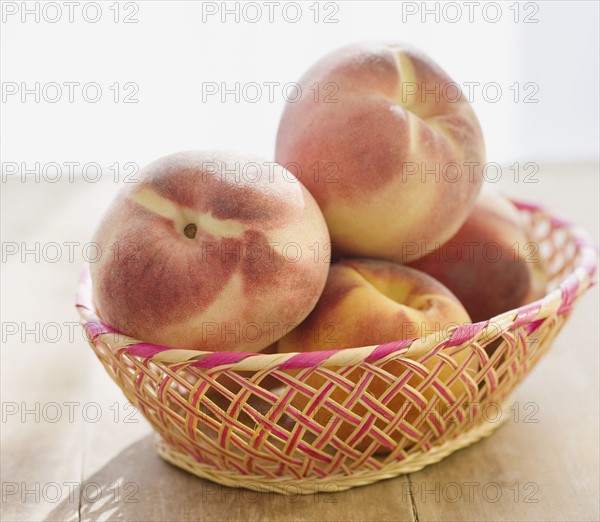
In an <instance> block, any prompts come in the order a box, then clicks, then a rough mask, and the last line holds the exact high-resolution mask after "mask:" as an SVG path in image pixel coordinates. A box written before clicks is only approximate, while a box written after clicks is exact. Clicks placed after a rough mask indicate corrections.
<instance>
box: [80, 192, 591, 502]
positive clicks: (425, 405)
mask: <svg viewBox="0 0 600 522" xmlns="http://www.w3.org/2000/svg"><path fill="white" fill-rule="evenodd" d="M517 204H518V206H519V208H520V210H521V212H522V214H523V215H524V216H525V217H526V218H527V222H528V227H529V229H530V236H531V238H532V240H533V241H534V242H536V243H537V244H538V245H539V254H540V257H541V259H542V262H543V266H544V269H545V271H546V273H547V274H548V277H549V280H550V288H554V290H553V291H551V292H550V293H548V295H546V297H544V298H543V299H541V300H539V301H537V302H534V303H531V304H528V305H526V306H523V307H521V308H519V309H517V310H512V311H510V312H506V313H504V314H502V315H499V316H497V317H494V318H492V319H490V320H489V321H484V322H481V323H476V324H473V325H466V326H461V327H458V328H456V329H454V330H453V331H450V332H447V333H445V332H444V333H442V332H438V333H434V334H430V335H428V336H426V337H424V338H422V339H415V340H409V341H399V342H393V343H386V344H383V345H379V346H369V347H363V348H353V349H346V350H332V351H324V352H314V353H302V354H273V355H265V354H248V353H238V352H219V353H209V352H203V351H195V350H179V349H170V348H167V347H163V346H156V345H151V344H149V343H144V342H140V341H138V340H135V339H132V338H129V337H127V336H124V335H122V334H119V333H117V332H115V331H114V330H112V329H111V328H109V327H108V326H106V325H104V324H102V323H101V321H100V320H99V319H98V317H97V316H96V314H95V311H94V307H93V305H92V302H91V282H90V279H89V272H84V275H83V276H82V280H81V284H80V291H79V295H78V298H77V306H78V309H79V312H80V315H81V321H82V324H83V325H84V328H85V330H86V332H87V335H88V339H89V341H90V345H91V346H92V348H93V349H94V351H95V353H96V355H97V356H98V358H99V359H100V361H101V362H102V364H103V365H104V367H105V369H106V370H107V372H108V373H109V374H110V376H111V377H112V378H113V379H114V381H115V382H116V383H117V384H118V385H119V386H120V387H121V389H122V390H123V392H124V393H125V395H126V396H127V398H128V400H130V401H131V402H132V403H133V404H134V405H135V406H136V407H137V408H138V409H139V410H140V411H141V413H142V414H143V415H144V416H145V417H146V419H147V420H148V421H149V422H150V424H151V425H152V426H153V428H154V429H155V430H156V431H157V432H158V433H159V434H160V442H159V444H158V451H159V453H160V455H161V456H162V457H163V458H165V459H166V460H168V461H170V462H172V463H173V464H175V465H177V466H179V467H181V468H184V469H186V470H188V471H190V472H191V473H194V474H196V475H198V476H201V477H205V478H208V479H211V480H213V481H216V482H219V483H221V484H225V485H229V486H236V487H246V488H250V489H254V490H259V491H276V492H279V493H284V494H285V493H292V494H298V493H312V492H318V491H333V490H335V491H340V490H343V489H348V488H351V487H354V486H358V485H364V484H368V483H371V482H374V481H376V480H380V479H384V478H390V477H393V476H397V475H399V474H402V473H409V472H413V471H417V470H419V469H421V468H423V467H424V466H426V465H428V464H431V463H433V462H437V461H439V460H440V459H442V458H443V457H445V456H446V455H449V454H450V453H452V452H453V451H456V450H457V449H459V448H462V447H464V446H467V445H469V444H471V443H472V442H475V441H476V440H478V439H480V438H482V437H484V436H487V435H489V434H490V433H491V432H492V431H493V430H494V429H495V428H497V427H498V426H499V425H500V423H501V421H502V420H504V419H506V418H507V412H506V409H505V408H504V405H505V404H506V403H507V401H508V399H509V396H510V393H511V392H512V390H513V389H514V388H515V386H517V385H518V384H519V382H521V381H522V380H523V378H524V376H525V375H526V374H527V373H528V372H529V371H530V370H531V368H532V367H533V366H534V365H535V364H536V362H537V361H538V360H539V359H540V357H541V356H542V355H543V354H544V353H545V352H546V351H547V350H548V349H549V347H550V344H551V342H552V340H553V339H554V337H555V336H556V334H557V333H558V332H559V331H560V329H561V328H562V326H563V325H564V323H565V321H566V320H567V318H568V316H569V314H570V313H571V310H572V308H573V305H574V304H575V302H576V301H577V300H578V298H579V297H580V296H581V295H582V293H583V292H584V291H585V290H586V289H587V288H589V286H590V285H591V284H592V279H593V277H594V275H595V271H596V265H597V255H596V250H595V249H594V247H593V245H592V244H591V243H590V241H589V240H588V239H587V237H586V236H585V234H584V233H582V232H581V231H578V230H577V229H576V228H575V227H573V226H571V225H570V224H569V223H567V222H565V221H563V220H560V219H557V218H554V217H553V216H552V215H550V214H548V213H547V212H545V211H544V210H543V209H541V208H539V207H537V206H534V205H528V204H523V203H517ZM376 381H382V382H383V383H385V386H378V387H373V386H372V384H373V383H374V382H376ZM374 389H377V390H383V391H382V392H381V393H379V394H377V393H374V392H373V390H374ZM398 404H401V406H400V407H397V405H398ZM342 433H343V434H344V435H343V436H342Z"/></svg>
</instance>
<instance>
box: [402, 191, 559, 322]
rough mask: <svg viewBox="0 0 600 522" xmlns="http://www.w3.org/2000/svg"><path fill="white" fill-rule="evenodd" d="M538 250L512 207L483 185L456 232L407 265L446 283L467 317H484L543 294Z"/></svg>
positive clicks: (517, 305) (543, 284)
mask: <svg viewBox="0 0 600 522" xmlns="http://www.w3.org/2000/svg"><path fill="white" fill-rule="evenodd" d="M538 250H539V249H538V245H537V244H536V243H534V242H531V241H529V240H528V236H527V234H526V231H525V229H524V226H523V223H522V221H521V218H520V215H519V212H518V210H517V209H516V208H515V206H514V205H513V204H512V203H511V202H510V201H509V200H508V199H507V198H506V197H504V196H502V195H501V194H499V193H498V192H496V191H494V190H492V189H491V188H487V187H486V189H485V190H483V191H482V192H481V195H480V197H479V199H478V200H477V202H476V204H475V207H474V208H473V211H472V212H471V214H470V215H469V217H468V218H467V220H466V222H465V223H464V225H463V226H462V228H461V229H460V230H459V231H458V232H457V233H456V235H454V237H452V238H451V239H450V241H448V242H447V243H445V244H444V245H442V246H441V247H440V248H438V249H437V250H435V251H434V252H429V253H427V255H425V256H424V257H422V258H421V259H419V260H418V261H415V262H414V263H412V264H411V266H412V267H413V268H417V269H419V270H421V271H423V272H425V273H427V274H429V275H431V276H432V277H434V278H436V279H437V280H438V281H440V282H442V283H443V284H444V285H446V286H447V287H448V288H449V289H450V290H451V291H452V292H453V293H454V294H455V295H456V296H457V297H458V298H459V299H460V301H461V302H462V304H463V305H464V306H465V308H466V310H467V312H469V315H470V316H471V318H472V319H473V321H484V320H486V319H491V318H492V317H494V316H495V315H497V314H500V313H502V312H507V311H508V310H512V309H513V308H517V307H519V306H521V305H523V304H526V303H528V302H531V301H534V300H536V299H539V298H540V297H543V295H544V292H545V287H546V284H547V281H546V276H545V273H544V271H543V269H542V268H541V264H540V258H539V256H540V254H539V251H538Z"/></svg>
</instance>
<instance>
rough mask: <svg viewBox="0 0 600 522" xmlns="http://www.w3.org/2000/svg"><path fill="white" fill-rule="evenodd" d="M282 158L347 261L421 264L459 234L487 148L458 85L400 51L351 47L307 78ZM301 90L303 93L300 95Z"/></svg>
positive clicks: (290, 111)
mask: <svg viewBox="0 0 600 522" xmlns="http://www.w3.org/2000/svg"><path fill="white" fill-rule="evenodd" d="M299 86H300V88H301V92H302V93H303V95H302V96H301V97H300V98H299V99H296V100H294V101H293V102H292V101H290V102H288V103H287V104H286V107H285V110H284V112H283V115H282V118H281V121H280V124H279V130H278V134H277V143H276V160H277V162H278V163H280V164H281V165H283V166H285V167H286V168H288V169H289V170H290V171H291V172H292V173H293V174H294V175H296V176H297V177H298V178H299V179H300V180H301V181H302V183H303V184H304V185H305V186H306V187H307V188H308V190H310V192H311V193H312V195H313V196H314V197H315V199H316V200H317V202H318V203H319V206H320V207H321V210H322V211H323V214H324V215H325V219H326V221H327V224H328V226H329V231H330V234H331V239H332V242H333V243H334V244H335V246H336V249H337V251H339V253H340V254H341V255H345V256H365V257H374V258H381V259H393V258H394V257H395V256H396V255H397V247H398V245H399V244H406V245H407V248H406V252H405V256H404V258H403V259H401V261H402V262H409V261H413V260H415V259H416V255H417V253H418V251H419V250H418V249H413V248H411V246H410V245H412V244H416V243H418V244H420V243H422V242H424V243H425V244H426V245H433V244H435V243H441V242H444V241H447V240H448V239H450V237H452V235H453V234H454V233H456V232H457V231H458V229H459V228H460V226H461V225H462V223H463V222H464V221H465V219H466V218H467V215H468V214H469V211H470V209H471V207H472V206H473V204H474V202H475V199H476V197H477V194H478V192H479V190H480V187H481V184H482V181H483V164H484V162H485V151H484V142H483V136H482V132H481V128H480V126H479V122H478V120H477V117H476V116H475V113H474V111H473V109H472V107H471V105H470V104H469V102H468V100H467V99H466V98H465V97H464V96H463V95H462V93H461V91H460V87H458V85H457V84H456V83H454V82H453V81H452V79H451V78H450V76H448V75H447V74H446V73H445V72H444V71H443V70H442V69H441V68H440V67H439V66H438V65H437V64H435V63H434V62H433V61H432V60H431V59H430V58H428V57H427V56H426V55H424V54H423V53H421V52H419V51H417V50H415V49H411V48H410V47H408V46H405V45H403V44H384V43H362V44H355V45H351V46H348V47H344V48H342V49H339V50H337V51H334V52H333V53H331V54H329V55H327V56H325V57H324V58H322V59H321V60H320V61H318V62H317V63H316V64H314V65H313V66H312V67H311V68H310V69H309V70H308V71H307V72H306V73H305V74H304V76H303V77H302V78H301V79H300V81H299ZM299 92H300V91H299Z"/></svg>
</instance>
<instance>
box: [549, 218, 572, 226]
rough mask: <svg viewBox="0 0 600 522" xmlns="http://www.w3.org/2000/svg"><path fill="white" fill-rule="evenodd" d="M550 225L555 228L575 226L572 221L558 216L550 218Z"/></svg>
mask: <svg viewBox="0 0 600 522" xmlns="http://www.w3.org/2000/svg"><path fill="white" fill-rule="evenodd" d="M550 223H551V224H552V226H553V227H554V228H565V227H571V226H573V224H572V223H571V222H570V221H568V220H566V219H563V218H560V217H556V216H552V217H551V218H550Z"/></svg>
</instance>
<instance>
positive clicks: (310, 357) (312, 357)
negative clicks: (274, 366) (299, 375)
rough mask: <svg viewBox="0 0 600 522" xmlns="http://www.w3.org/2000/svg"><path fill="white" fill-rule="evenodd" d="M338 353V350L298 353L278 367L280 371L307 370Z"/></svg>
mask: <svg viewBox="0 0 600 522" xmlns="http://www.w3.org/2000/svg"><path fill="white" fill-rule="evenodd" d="M337 352H339V350H326V351H322V352H306V353H299V354H298V355H294V356H293V357H290V358H289V359H288V360H287V361H285V362H284V363H283V364H281V365H280V366H279V368H280V369H282V370H297V369H300V368H309V367H311V366H318V365H320V364H321V363H322V362H323V361H324V360H326V359H328V358H329V357H331V356H332V355H333V354H335V353H337Z"/></svg>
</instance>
